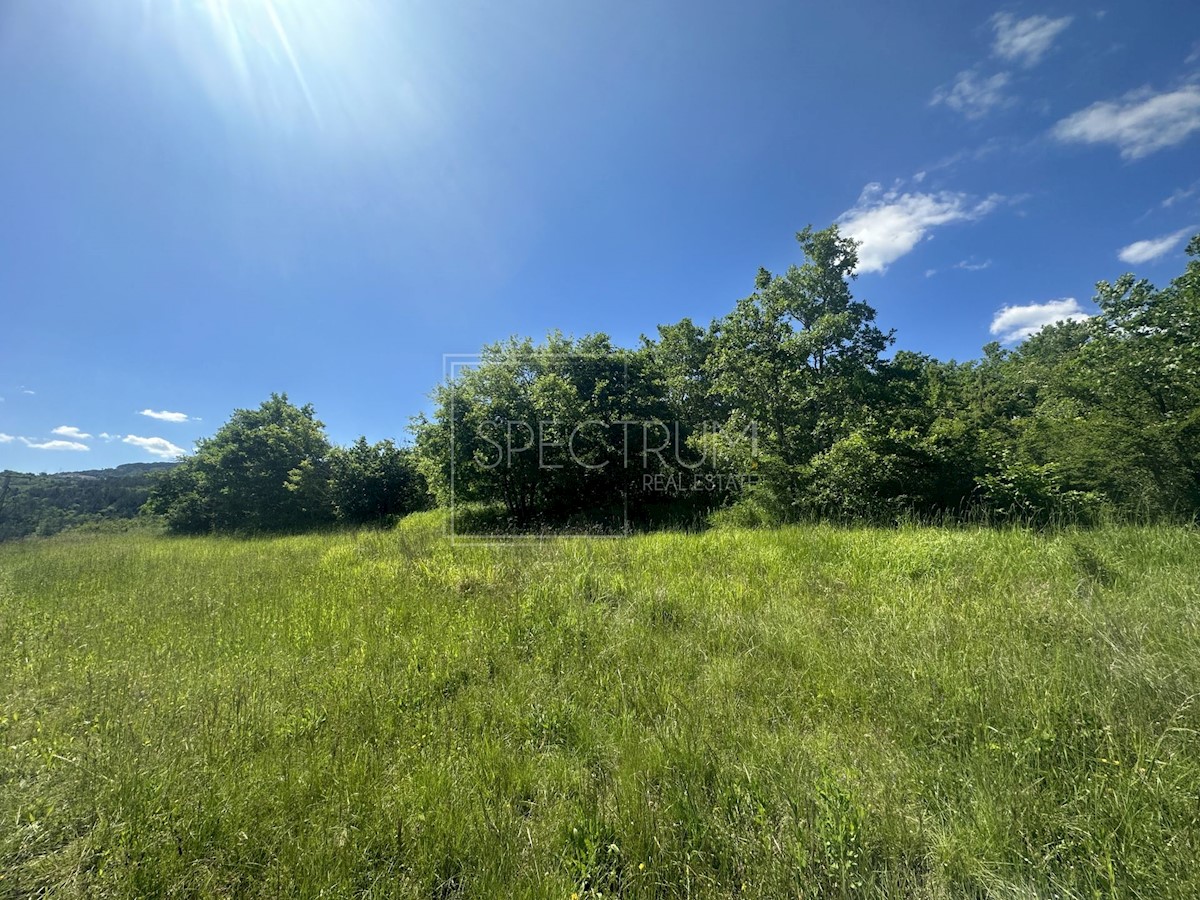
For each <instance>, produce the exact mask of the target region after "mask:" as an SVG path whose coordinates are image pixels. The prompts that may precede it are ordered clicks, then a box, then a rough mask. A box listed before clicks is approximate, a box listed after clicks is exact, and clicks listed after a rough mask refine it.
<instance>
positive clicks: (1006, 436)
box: [147, 226, 1200, 531]
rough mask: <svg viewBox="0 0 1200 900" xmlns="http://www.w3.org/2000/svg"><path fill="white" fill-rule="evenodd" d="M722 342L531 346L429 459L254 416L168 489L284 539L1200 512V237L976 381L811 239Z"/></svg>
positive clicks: (1113, 286)
mask: <svg viewBox="0 0 1200 900" xmlns="http://www.w3.org/2000/svg"><path fill="white" fill-rule="evenodd" d="M797 240H798V242H799V246H800V249H801V251H802V254H803V257H804V259H803V262H802V263H801V264H799V265H793V266H791V267H789V268H788V269H787V270H786V271H785V272H782V273H778V274H775V273H771V272H768V271H766V270H765V269H760V270H759V272H758V273H757V276H756V277H755V279H754V290H753V292H752V293H750V294H749V295H748V296H746V297H744V298H743V299H741V300H739V301H738V302H737V303H736V305H735V306H734V308H733V309H732V310H731V311H730V312H729V313H728V314H727V315H725V316H723V317H721V318H718V319H716V320H715V321H713V322H711V323H709V324H708V325H707V326H702V325H697V324H695V323H693V322H692V321H691V320H690V319H683V320H682V321H680V322H677V323H674V324H668V325H660V326H658V328H657V331H656V334H655V335H654V336H653V337H647V336H643V337H642V338H641V340H640V342H639V344H638V346H636V347H631V348H625V347H618V346H615V345H614V344H613V342H612V341H611V339H610V338H609V337H608V336H607V335H604V334H591V335H586V336H584V337H581V338H572V337H567V336H564V335H562V334H559V333H554V334H551V335H549V336H548V337H547V338H546V339H545V340H544V341H540V342H535V341H533V340H531V339H528V338H523V339H519V338H510V339H508V340H506V341H501V342H498V343H495V344H491V345H488V346H486V347H484V348H483V350H482V352H481V353H480V355H479V358H478V360H477V361H475V362H474V363H473V364H472V365H464V366H461V367H459V368H458V369H457V371H456V373H455V375H454V377H452V378H450V379H449V380H447V381H446V382H444V383H443V384H440V385H438V386H437V387H436V388H435V390H434V393H433V397H432V399H433V409H432V412H431V414H430V415H428V416H418V417H417V418H416V419H415V420H414V422H413V424H412V433H413V438H414V441H413V445H412V447H411V448H402V447H397V446H395V445H394V444H392V443H390V442H384V443H383V444H376V445H370V444H368V443H367V442H366V441H365V440H360V441H359V442H358V443H356V444H354V445H353V446H352V447H349V448H335V447H331V446H330V445H329V442H328V441H327V439H326V438H325V436H324V432H323V428H322V426H321V424H320V422H319V421H317V420H316V418H315V416H314V414H313V411H312V409H311V407H295V406H293V405H292V404H290V403H289V402H288V401H287V399H286V396H273V397H272V398H271V399H270V400H269V401H267V403H265V404H263V406H262V407H261V408H260V409H258V410H239V411H237V412H235V413H234V416H233V418H232V419H231V420H230V422H229V424H227V425H226V426H225V427H224V428H223V429H222V430H221V431H220V432H218V434H217V435H216V436H214V437H213V438H212V439H209V440H208V441H204V442H202V443H201V444H200V446H199V448H198V450H197V452H196V454H195V455H194V456H192V457H190V458H188V459H187V460H185V461H184V462H183V463H182V464H180V465H179V466H177V467H176V468H175V469H173V470H171V472H170V473H168V474H167V475H166V476H164V477H163V478H162V480H161V481H160V483H159V486H158V487H157V488H156V489H155V491H154V492H153V494H152V495H151V498H150V501H149V503H148V507H147V508H148V509H149V510H150V511H152V512H156V513H159V514H161V515H164V516H166V518H167V521H168V522H169V523H170V524H171V526H172V527H173V528H176V529H178V530H185V531H198V530H218V531H219V530H231V529H233V530H277V529H281V528H283V529H286V528H296V527H307V526H309V525H314V524H320V523H324V522H331V521H339V520H340V521H348V522H361V521H367V520H371V519H379V518H386V517H387V516H391V515H398V514H402V513H404V512H407V511H409V510H412V509H416V508H420V507H422V506H425V505H427V504H429V503H437V504H440V505H443V506H448V505H451V504H453V505H454V506H455V507H456V509H460V510H471V511H474V512H479V511H480V510H483V511H490V513H491V515H492V521H493V522H499V523H501V524H503V523H507V524H509V525H512V524H516V525H522V526H524V525H528V524H530V523H540V524H542V525H546V526H549V527H555V526H561V525H564V524H568V525H569V524H571V523H573V522H583V523H588V522H592V523H596V522H599V523H602V525H603V526H604V527H606V528H607V527H616V525H617V524H618V523H619V524H620V525H622V526H624V527H629V526H630V525H631V524H632V525H634V526H647V527H653V526H655V525H657V524H664V523H684V524H692V523H696V524H700V523H704V522H711V521H715V520H722V521H727V522H733V523H741V524H767V523H782V522H789V521H803V520H812V519H828V520H837V521H854V522H876V523H887V522H895V521H897V520H901V519H918V520H937V521H946V520H951V519H978V520H985V521H992V522H1003V521H1022V522H1031V523H1037V524H1045V523H1050V522H1054V521H1070V522H1081V523H1086V522H1089V521H1093V520H1096V519H1098V518H1100V517H1104V516H1117V517H1122V518H1138V519H1142V520H1164V519H1170V520H1176V519H1188V520H1190V519H1194V518H1195V516H1196V515H1197V513H1200V235H1197V236H1196V237H1195V238H1193V239H1192V241H1191V242H1190V243H1189V245H1188V254H1189V257H1190V261H1189V263H1188V265H1187V267H1186V270H1185V271H1184V272H1183V273H1182V274H1181V275H1180V276H1179V277H1178V278H1176V279H1174V280H1173V281H1172V282H1170V284H1168V285H1167V286H1166V287H1164V288H1161V289H1160V288H1156V287H1155V286H1154V285H1152V284H1151V283H1150V282H1149V281H1146V280H1139V279H1136V278H1135V277H1134V276H1133V275H1124V276H1122V277H1120V278H1118V279H1117V280H1116V281H1114V282H1111V283H1110V282H1104V281H1101V282H1099V283H1098V284H1097V286H1096V296H1095V303H1096V306H1097V307H1098V313H1097V314H1096V315H1094V316H1092V317H1090V318H1088V319H1086V320H1081V321H1065V322H1059V323H1057V324H1054V325H1049V326H1047V327H1046V328H1043V329H1042V330H1041V331H1039V332H1038V333H1036V334H1034V335H1033V336H1031V337H1029V338H1027V339H1026V340H1024V341H1023V342H1022V343H1020V344H1019V345H1018V346H1016V347H1014V348H1012V349H1005V348H1003V347H1002V346H1001V345H999V344H997V343H992V344H988V345H987V346H986V347H984V348H983V355H982V357H981V358H979V359H977V360H972V361H968V362H956V361H953V360H951V361H948V362H944V361H940V360H937V359H935V358H933V357H931V356H928V355H925V354H921V353H914V352H911V351H906V350H897V351H894V352H892V348H893V345H894V343H895V334H894V332H892V331H888V330H884V329H883V328H881V327H880V326H879V325H878V324H877V323H876V318H877V316H876V311H875V310H874V309H873V308H872V307H871V306H870V305H869V304H868V303H866V302H864V301H863V300H860V299H856V298H855V296H854V294H853V291H852V286H853V282H854V278H855V270H856V267H857V263H858V258H857V245H856V243H855V242H854V241H853V240H851V239H849V238H847V237H845V236H843V235H841V234H840V233H839V232H838V229H837V227H836V226H832V227H830V228H827V229H824V230H821V231H814V230H813V229H811V228H807V229H805V230H804V231H802V232H800V233H799V234H798V235H797Z"/></svg>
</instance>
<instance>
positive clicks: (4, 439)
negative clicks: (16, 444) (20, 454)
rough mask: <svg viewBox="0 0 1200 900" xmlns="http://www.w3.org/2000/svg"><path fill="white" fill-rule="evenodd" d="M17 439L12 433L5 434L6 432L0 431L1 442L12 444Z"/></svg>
mask: <svg viewBox="0 0 1200 900" xmlns="http://www.w3.org/2000/svg"><path fill="white" fill-rule="evenodd" d="M15 440H16V438H14V437H13V436H12V435H11V434H5V433H4V432H2V431H0V444H11V443H12V442H13V441H15Z"/></svg>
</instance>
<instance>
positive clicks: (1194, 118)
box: [1052, 85, 1200, 159]
mask: <svg viewBox="0 0 1200 900" xmlns="http://www.w3.org/2000/svg"><path fill="white" fill-rule="evenodd" d="M1198 129H1200V86H1198V85H1187V86H1185V87H1182V88H1179V89H1178V90H1175V91H1167V92H1165V93H1161V94H1155V93H1154V92H1153V91H1150V90H1148V89H1142V90H1140V91H1134V92H1133V93H1130V94H1126V95H1125V96H1124V97H1123V98H1121V99H1120V100H1117V101H1112V100H1107V101H1104V102H1101V103H1093V104H1092V105H1091V106H1089V107H1088V108H1087V109H1082V110H1080V111H1079V112H1077V113H1074V114H1073V115H1070V116H1067V118H1065V119H1063V120H1062V121H1060V122H1059V123H1058V124H1057V125H1055V126H1054V130H1053V132H1052V134H1053V135H1054V137H1056V138H1057V139H1058V140H1060V141H1064V142H1075V143H1082V144H1116V145H1117V146H1118V147H1119V148H1120V150H1121V156H1123V157H1124V158H1125V159H1141V158H1142V157H1143V156H1148V155H1149V154H1151V153H1154V152H1155V151H1156V150H1162V149H1163V148H1164V147H1170V146H1173V145H1174V144H1178V143H1181V142H1182V141H1184V140H1185V139H1186V138H1187V137H1188V135H1190V134H1191V133H1192V132H1193V131H1196V130H1198Z"/></svg>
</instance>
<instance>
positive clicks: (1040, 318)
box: [989, 297, 1088, 344]
mask: <svg viewBox="0 0 1200 900" xmlns="http://www.w3.org/2000/svg"><path fill="white" fill-rule="evenodd" d="M1086 318H1088V314H1087V313H1085V312H1084V311H1083V307H1081V306H1080V305H1079V301H1077V300H1076V299H1075V298H1073V297H1064V298H1063V299H1062V300H1048V301H1047V302H1045V303H1030V304H1027V305H1025V306H1005V307H1003V308H1002V309H1000V310H997V312H996V315H995V316H993V317H992V325H991V328H990V329H989V331H991V333H992V334H994V335H996V336H997V337H998V338H1000V340H1001V341H1003V342H1004V343H1006V344H1011V343H1015V342H1016V341H1023V340H1025V338H1027V337H1029V336H1030V335H1034V334H1037V333H1038V332H1039V331H1041V330H1042V329H1043V328H1045V327H1046V326H1047V325H1053V324H1054V323H1055V322H1067V321H1072V322H1073V321H1080V320H1083V319H1086Z"/></svg>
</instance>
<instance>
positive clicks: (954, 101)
mask: <svg viewBox="0 0 1200 900" xmlns="http://www.w3.org/2000/svg"><path fill="white" fill-rule="evenodd" d="M1009 80H1010V76H1009V74H1008V73H1007V72H997V73H996V74H995V75H991V76H989V77H987V78H984V77H983V76H981V75H980V74H979V73H978V72H976V71H975V70H973V69H967V70H966V71H964V72H959V73H958V74H957V75H956V76H954V81H952V82H951V83H950V84H944V85H942V86H941V87H940V88H938V89H937V90H936V91H934V92H933V97H932V99H930V101H929V104H930V106H938V105H941V104H944V105H946V106H948V107H950V108H951V109H952V110H954V111H955V112H959V113H962V114H963V115H964V116H966V117H967V118H968V119H980V118H983V117H984V116H986V115H987V114H988V113H989V112H991V111H992V110H993V109H995V108H996V107H998V106H1002V105H1004V104H1007V103H1008V102H1009V98H1008V96H1007V95H1006V94H1005V93H1004V89H1005V87H1007V86H1008V82H1009Z"/></svg>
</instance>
